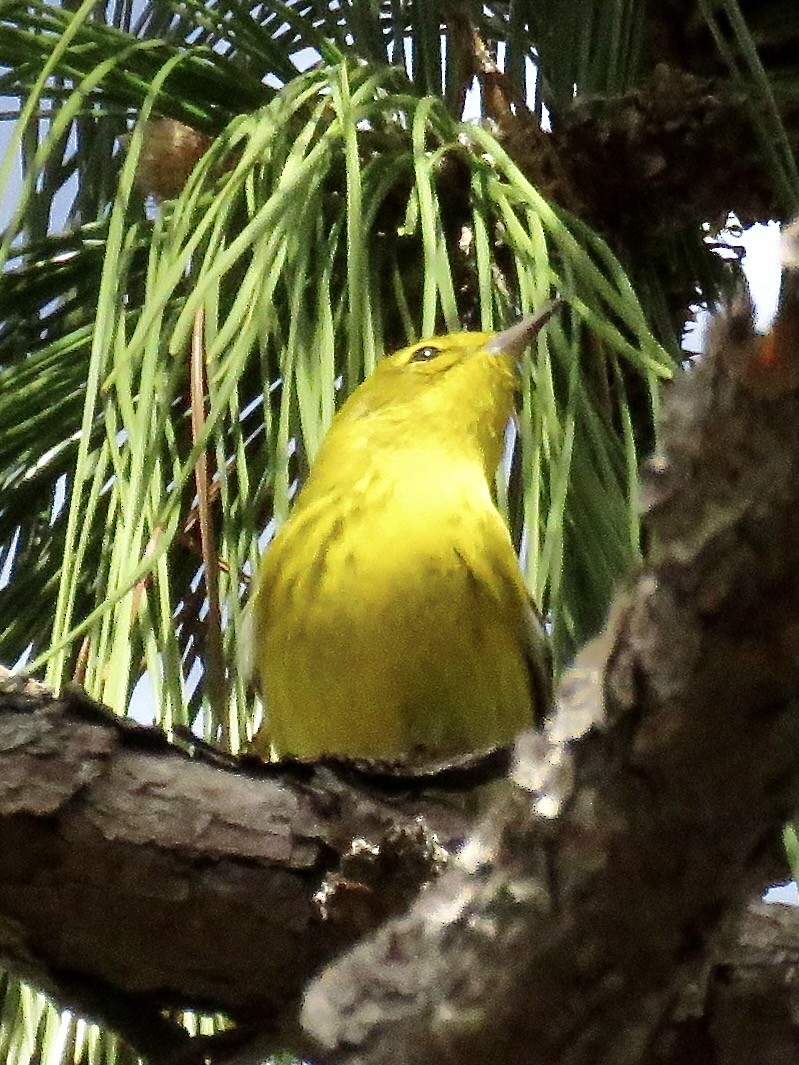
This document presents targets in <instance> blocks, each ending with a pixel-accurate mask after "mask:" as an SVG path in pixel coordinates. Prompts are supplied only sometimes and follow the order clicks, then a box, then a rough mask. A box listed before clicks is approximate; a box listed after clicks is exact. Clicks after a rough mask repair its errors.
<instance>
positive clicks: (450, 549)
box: [248, 308, 551, 763]
mask: <svg viewBox="0 0 799 1065" xmlns="http://www.w3.org/2000/svg"><path fill="white" fill-rule="evenodd" d="M550 313H551V308H548V309H547V311H546V312H545V313H544V314H542V315H539V317H538V318H537V319H532V320H528V321H527V322H526V323H522V324H521V325H520V326H516V327H514V329H511V330H508V331H507V332H506V333H502V334H497V335H493V334H487V333H460V334H453V335H451V336H448V337H443V338H438V339H434V340H425V341H421V342H420V343H418V344H414V345H413V346H412V347H410V348H406V349H405V350H403V351H401V352H398V353H397V354H395V355H393V356H391V357H389V358H386V359H384V360H383V361H382V362H381V363H380V364H379V365H378V367H377V369H376V370H375V372H374V373H373V374H372V376H371V377H370V378H368V379H367V380H366V381H365V382H364V383H363V384H362V385H361V386H360V387H359V388H358V389H356V391H355V392H354V393H353V394H352V396H350V398H349V399H348V400H347V402H346V403H345V404H344V406H343V407H342V409H341V410H340V411H339V412H338V414H337V415H336V416H335V418H334V420H333V423H332V425H331V427H330V429H329V431H328V434H327V436H326V437H325V439H324V441H323V443H322V446H321V448H320V451H319V455H318V457H317V459H316V462H315V464H314V467H313V469H312V471H311V474H310V476H309V478H308V481H307V483H306V485H305V486H304V488H303V490H302V491H301V493H300V495H299V498H298V500H297V503H296V505H295V507H294V510H293V512H292V514H291V517H290V518H289V520H288V521H287V522H286V524H285V525H284V526H283V527H282V528H281V529H280V531H279V532H278V534H277V535H276V537H275V539H274V541H273V543H272V544H271V545H270V546H269V547H268V549H267V551H266V553H265V555H264V558H263V561H262V563H261V569H260V573H259V576H258V580H257V584H256V589H255V593H254V598H253V601H252V603H251V604H250V607H249V608H248V611H249V614H250V618H249V623H250V627H251V630H252V635H251V637H250V639H251V646H250V648H249V649H248V653H249V657H250V661H251V666H250V668H252V669H253V670H254V674H255V681H256V685H257V687H258V690H259V692H260V694H261V697H262V700H263V702H264V705H265V710H266V714H267V719H266V723H265V726H264V728H262V730H261V731H260V732H259V733H258V734H257V736H256V737H255V740H254V742H253V746H254V749H255V750H257V751H259V752H260V753H262V754H263V755H264V756H269V753H270V750H274V751H276V752H277V753H278V754H280V755H293V756H295V757H299V758H315V757H319V756H322V755H325V754H335V755H339V756H344V757H352V758H367V759H378V760H381V761H392V762H414V763H418V762H420V761H421V762H423V761H424V760H425V759H432V758H436V757H442V756H444V757H446V756H448V755H458V754H465V753H470V752H476V751H480V750H484V749H490V748H492V747H496V746H499V745H503V744H507V743H509V742H510V741H511V740H512V739H513V737H514V735H515V734H516V733H517V732H518V731H520V730H521V729H522V728H525V727H526V726H528V725H530V724H531V723H532V722H533V719H534V716H538V717H540V716H541V715H542V714H543V713H544V712H545V710H546V707H545V706H543V705H542V703H544V702H545V701H546V699H547V691H548V676H549V672H548V670H549V667H548V663H547V652H546V640H545V637H544V635H543V631H542V630H541V627H540V624H539V621H538V618H537V615H536V613H535V610H534V608H533V607H532V604H531V601H530V597H529V595H528V592H527V590H526V588H525V585H524V581H523V579H522V575H521V572H520V570H519V566H518V562H517V559H516V555H515V552H514V550H513V545H512V543H511V539H510V535H509V533H508V530H507V528H506V526H505V523H504V521H503V519H502V517H501V515H500V513H499V511H498V510H497V508H496V505H495V503H494V498H493V482H494V475H495V472H496V468H497V465H498V462H499V459H500V456H501V453H502V449H503V443H504V432H505V428H506V425H507V423H508V420H509V418H510V416H511V413H512V410H513V403H514V395H515V390H516V387H517V368H516V364H517V357H518V356H519V355H520V354H521V351H522V350H523V348H524V346H526V344H527V343H529V341H530V339H531V338H532V336H533V335H534V334H535V332H537V330H538V329H539V328H540V327H541V325H542V324H543V322H544V321H546V319H547V318H548V317H549V314H550ZM248 642H249V641H248Z"/></svg>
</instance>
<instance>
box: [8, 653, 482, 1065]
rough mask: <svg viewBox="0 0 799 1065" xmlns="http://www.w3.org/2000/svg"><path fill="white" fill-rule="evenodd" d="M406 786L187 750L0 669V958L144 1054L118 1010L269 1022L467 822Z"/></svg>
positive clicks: (388, 907) (428, 867) (161, 1042)
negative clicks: (122, 1033)
mask: <svg viewBox="0 0 799 1065" xmlns="http://www.w3.org/2000/svg"><path fill="white" fill-rule="evenodd" d="M408 787H410V788H412V787H413V785H408ZM416 792H417V794H416V796H415V800H414V802H408V801H403V799H407V795H406V794H403V792H397V790H396V787H395V788H394V789H393V794H392V792H391V791H385V790H384V791H382V792H381V790H380V789H378V788H376V787H363V786H358V785H357V784H348V783H346V782H345V781H344V780H342V779H341V778H340V777H339V776H336V775H335V774H334V773H333V772H332V771H330V770H327V769H324V768H322V769H312V768H309V767H301V766H297V765H293V766H292V765H289V766H281V767H277V766H272V767H263V766H258V765H257V764H253V765H251V766H249V768H247V767H246V766H242V764H241V763H240V762H237V761H236V760H235V759H232V758H226V757H225V756H223V755H216V754H213V753H212V752H205V751H204V750H203V748H202V747H198V748H197V750H196V751H195V752H194V754H193V756H192V755H191V754H190V753H188V752H186V751H183V750H180V749H179V748H177V747H175V746H173V745H171V744H169V743H168V742H167V740H166V737H165V736H164V735H163V734H162V733H161V732H160V731H158V730H156V729H146V728H142V727H140V726H137V725H133V724H130V723H126V722H124V721H121V720H120V719H119V718H116V717H115V716H114V715H112V714H111V713H110V712H108V711H105V710H103V708H101V707H98V706H96V705H95V704H93V703H91V702H90V701H89V700H87V698H86V697H85V696H84V695H82V694H81V693H79V692H76V691H67V692H65V693H64V694H63V695H62V697H61V698H60V699H55V698H54V696H53V695H52V693H51V692H49V691H48V690H47V689H46V688H43V687H42V686H41V685H39V684H36V683H35V682H32V681H23V680H21V679H20V678H14V677H11V675H10V674H8V673H7V672H6V671H0V957H2V959H3V963H4V964H5V965H7V966H8V967H10V968H11V969H13V970H14V971H15V972H16V973H18V974H19V975H23V976H26V977H27V978H28V979H30V980H31V981H32V982H33V983H35V984H36V985H37V986H39V987H42V988H43V989H45V990H48V991H49V992H50V993H51V994H53V995H54V997H56V998H57V999H58V1000H59V1001H60V1002H61V1003H62V1004H65V1005H72V1006H74V1007H75V1008H77V1009H78V1010H79V1011H82V1012H86V1013H88V1014H89V1015H91V1016H94V1017H95V1018H97V1017H103V1019H105V1020H108V1021H110V1022H111V1023H112V1025H113V1026H114V1027H116V1028H117V1029H118V1030H119V1029H120V1028H122V1029H123V1030H126V1034H127V1035H128V1037H129V1038H130V1039H131V1040H132V1041H133V1042H134V1043H136V1045H137V1046H139V1047H140V1048H141V1049H147V1048H148V1047H149V1048H150V1049H151V1047H150V1044H149V1043H146V1044H143V1043H142V1032H141V1031H134V1030H133V1029H131V1028H130V1027H129V1026H128V1028H127V1029H126V1022H125V1018H126V1016H129V1018H133V1017H135V1016H136V1015H139V1016H145V1017H146V1018H147V1023H146V1025H145V1026H144V1029H145V1030H149V1029H150V1028H152V1026H153V1025H154V1024H155V1020H154V1013H153V1012H152V1011H155V1010H158V1009H163V1008H167V1007H172V1006H180V1007H186V1006H192V1005H193V1006H195V1007H203V1006H206V1007H208V1008H209V1009H211V1010H222V1011H225V1012H227V1013H229V1014H231V1015H232V1016H234V1017H235V1018H237V1019H239V1020H241V1021H244V1022H250V1023H255V1022H257V1023H258V1025H259V1026H262V1027H263V1026H268V1027H271V1026H275V1025H276V1024H277V1023H278V1021H279V1018H280V1017H281V1016H283V1015H284V1014H287V1013H288V1014H291V1013H292V1007H293V1012H296V1001H297V998H298V996H299V994H300V992H301V990H302V988H303V986H304V984H305V983H306V982H307V980H308V979H309V978H310V976H311V975H312V973H313V972H314V971H315V970H317V969H318V968H319V967H320V965H322V964H323V963H324V962H325V961H326V960H327V959H329V958H330V957H331V956H332V955H333V954H334V953H335V952H336V951H338V950H340V949H341V948H342V946H345V945H348V944H350V943H352V942H353V941H354V939H356V938H357V937H358V936H359V935H360V934H362V932H363V931H364V930H365V929H368V928H373V927H375V926H376V925H377V924H378V923H379V922H380V921H381V920H383V919H385V917H386V916H387V915H388V914H390V913H391V912H398V911H401V910H403V909H404V908H405V907H406V906H407V904H408V902H409V901H410V900H411V899H412V898H413V897H414V895H415V894H416V892H417V891H418V889H419V886H420V885H421V884H423V883H425V882H427V881H429V880H430V879H431V877H433V876H435V875H436V872H437V870H438V867H439V865H440V862H441V860H442V855H443V854H444V851H443V850H442V848H441V846H440V845H439V843H438V841H439V840H440V841H441V843H442V844H448V845H450V846H452V841H453V840H455V839H459V838H460V837H461V836H462V835H463V832H464V826H465V824H466V816H465V814H464V813H463V811H462V810H461V809H460V808H459V807H458V804H453V802H451V801H449V800H447V799H446V798H440V797H437V796H436V795H435V794H431V795H430V796H429V797H424V796H420V795H419V794H418V788H417V789H416ZM148 1011H150V1012H148ZM131 1023H133V1022H132V1021H131ZM149 1035H150V1036H152V1035H153V1033H152V1032H150V1033H149ZM156 1039H157V1044H158V1046H159V1047H160V1048H161V1049H170V1047H169V1032H168V1030H164V1031H162V1032H159V1033H156Z"/></svg>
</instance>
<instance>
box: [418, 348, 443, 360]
mask: <svg viewBox="0 0 799 1065" xmlns="http://www.w3.org/2000/svg"><path fill="white" fill-rule="evenodd" d="M440 354H441V348H434V347H426V348H417V350H416V351H414V353H413V355H412V356H411V362H430V360H431V359H434V358H435V357H436V355H440Z"/></svg>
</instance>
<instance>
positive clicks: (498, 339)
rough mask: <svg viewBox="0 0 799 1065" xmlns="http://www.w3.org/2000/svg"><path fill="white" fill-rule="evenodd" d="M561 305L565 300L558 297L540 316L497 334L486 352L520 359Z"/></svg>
mask: <svg viewBox="0 0 799 1065" xmlns="http://www.w3.org/2000/svg"><path fill="white" fill-rule="evenodd" d="M561 303H563V300H562V299H561V298H560V296H558V297H557V299H554V300H551V301H550V302H549V303H547V304H545V305H544V307H542V308H541V310H540V311H539V312H538V314H532V315H530V317H529V318H523V319H522V320H521V322H517V323H516V325H512V326H511V327H510V329H503V331H502V332H501V333H495V334H494V335H493V336H492V337H491V339H490V340H489V342H488V343H487V344H486V348H485V349H486V351H487V352H489V353H490V354H491V355H511V356H513V358H515V359H520V358H521V357H522V355H523V354H524V352H525V349H526V348H527V347H528V345H529V344H531V343H532V341H533V338H534V337H535V335H536V334H537V333H538V332H539V330H541V329H543V328H544V326H545V325H546V324H547V322H548V321H549V319H550V318H551V317H552V315H553V314H554V313H555V311H556V310H557V309H558V307H560V305H561Z"/></svg>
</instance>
